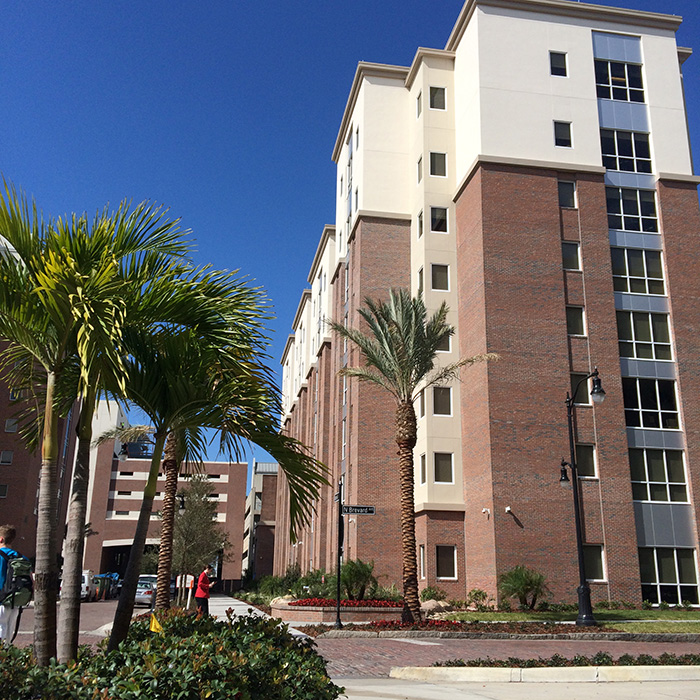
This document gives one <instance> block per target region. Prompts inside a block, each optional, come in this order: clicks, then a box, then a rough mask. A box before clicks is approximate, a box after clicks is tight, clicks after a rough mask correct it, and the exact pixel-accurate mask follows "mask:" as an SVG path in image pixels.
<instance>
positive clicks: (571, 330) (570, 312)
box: [566, 306, 586, 335]
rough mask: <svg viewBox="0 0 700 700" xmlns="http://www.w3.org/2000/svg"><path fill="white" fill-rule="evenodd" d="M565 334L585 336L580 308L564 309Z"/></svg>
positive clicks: (581, 308) (581, 309) (570, 307)
mask: <svg viewBox="0 0 700 700" xmlns="http://www.w3.org/2000/svg"><path fill="white" fill-rule="evenodd" d="M566 332H567V333H568V334H569V335H586V328H585V325H584V323H583V307H582V306H567V307H566Z"/></svg>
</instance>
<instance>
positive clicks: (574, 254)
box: [561, 243, 581, 270]
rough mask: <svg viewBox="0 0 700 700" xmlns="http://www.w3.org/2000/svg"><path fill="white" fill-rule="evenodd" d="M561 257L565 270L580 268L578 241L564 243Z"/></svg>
mask: <svg viewBox="0 0 700 700" xmlns="http://www.w3.org/2000/svg"><path fill="white" fill-rule="evenodd" d="M561 257H562V261H563V264H564V269H565V270H580V269H581V267H580V265H579V259H578V243H562V244H561Z"/></svg>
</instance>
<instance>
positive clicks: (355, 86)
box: [331, 61, 408, 163]
mask: <svg viewBox="0 0 700 700" xmlns="http://www.w3.org/2000/svg"><path fill="white" fill-rule="evenodd" d="M407 74H408V68H406V67H405V66H392V65H389V64H385V63H367V62H366V61H360V62H359V63H358V64H357V70H356V71H355V77H354V78H353V80H352V87H351V88H350V95H349V96H348V101H347V103H346V105H345V111H344V112H343V118H342V120H341V122H340V129H339V130H338V136H337V138H336V140H335V146H334V147H333V155H332V156H331V158H332V160H333V161H334V162H335V163H337V162H338V159H339V158H340V151H341V149H342V148H343V143H344V142H345V134H346V132H347V130H348V126H349V124H350V116H351V115H352V111H353V110H354V109H355V103H356V102H357V96H358V95H359V93H360V85H361V84H362V80H363V79H364V78H366V77H368V76H376V77H381V78H400V79H402V80H404V81H405V80H406V75H407Z"/></svg>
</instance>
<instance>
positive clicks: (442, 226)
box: [430, 207, 447, 233]
mask: <svg viewBox="0 0 700 700" xmlns="http://www.w3.org/2000/svg"><path fill="white" fill-rule="evenodd" d="M430 230H431V231H432V232H433V233H447V207H430Z"/></svg>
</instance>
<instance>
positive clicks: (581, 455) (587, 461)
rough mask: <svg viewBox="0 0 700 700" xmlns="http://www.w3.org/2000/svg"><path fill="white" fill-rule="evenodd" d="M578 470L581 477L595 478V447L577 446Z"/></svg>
mask: <svg viewBox="0 0 700 700" xmlns="http://www.w3.org/2000/svg"><path fill="white" fill-rule="evenodd" d="M576 468H577V470H578V475H579V476H595V461H594V458H593V445H576Z"/></svg>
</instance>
